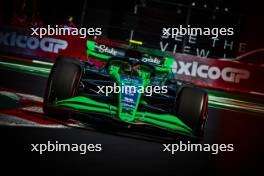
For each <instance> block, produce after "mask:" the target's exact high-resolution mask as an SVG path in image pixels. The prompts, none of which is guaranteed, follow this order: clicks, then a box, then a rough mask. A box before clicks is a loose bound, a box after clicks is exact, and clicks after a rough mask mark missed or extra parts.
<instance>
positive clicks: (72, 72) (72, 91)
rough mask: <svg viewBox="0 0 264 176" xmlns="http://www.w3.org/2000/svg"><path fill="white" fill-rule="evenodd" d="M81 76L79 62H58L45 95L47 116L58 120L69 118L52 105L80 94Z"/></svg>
mask: <svg viewBox="0 0 264 176" xmlns="http://www.w3.org/2000/svg"><path fill="white" fill-rule="evenodd" d="M81 74H82V69H81V66H80V61H79V60H77V59H70V58H58V59H57V60H56V62H55V64H54V65H53V67H52V69H51V72H50V75H49V78H48V82H47V87H46V90H45V95H44V104H43V111H44V113H45V114H46V115H48V116H52V117H54V118H58V119H65V118H67V117H68V116H67V115H66V114H65V111H58V110H56V109H55V108H52V106H50V105H52V104H53V103H55V102H56V101H58V100H62V99H67V98H70V97H74V96H75V95H76V94H77V92H78V88H79V82H80V78H81Z"/></svg>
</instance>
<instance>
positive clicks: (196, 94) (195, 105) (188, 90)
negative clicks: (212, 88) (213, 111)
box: [174, 86, 208, 137]
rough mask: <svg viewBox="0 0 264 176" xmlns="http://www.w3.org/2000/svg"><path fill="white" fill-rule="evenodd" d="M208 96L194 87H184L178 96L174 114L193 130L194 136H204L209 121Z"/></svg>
mask: <svg viewBox="0 0 264 176" xmlns="http://www.w3.org/2000/svg"><path fill="white" fill-rule="evenodd" d="M207 104H208V95H207V93H206V92H205V91H203V90H201V89H198V88H194V87H189V86H188V87H187V86H186V87H182V88H181V89H180V90H179V92H178V93H177V96H176V101H175V104H174V113H175V115H176V116H177V117H179V118H180V119H181V120H182V121H183V122H184V123H185V124H186V125H188V126H189V127H190V128H191V129H192V134H193V135H194V136H198V137H200V136H202V135H203V133H204V126H205V122H206V120H207V116H208V113H207Z"/></svg>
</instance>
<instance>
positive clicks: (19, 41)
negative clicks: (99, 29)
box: [0, 26, 264, 95]
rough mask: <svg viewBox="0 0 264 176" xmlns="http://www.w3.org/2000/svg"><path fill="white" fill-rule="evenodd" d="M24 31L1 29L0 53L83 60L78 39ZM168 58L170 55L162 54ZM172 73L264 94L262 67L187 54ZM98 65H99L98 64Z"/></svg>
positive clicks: (83, 43)
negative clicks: (34, 34) (40, 35)
mask: <svg viewBox="0 0 264 176" xmlns="http://www.w3.org/2000/svg"><path fill="white" fill-rule="evenodd" d="M30 32H31V31H29V29H28V30H25V29H22V28H17V27H13V26H0V52H1V54H8V55H9V54H10V55H16V56H19V57H21V56H22V57H26V58H29V59H37V60H48V61H51V62H53V61H54V60H55V59H56V58H57V57H58V56H61V55H62V56H67V57H74V58H80V59H86V49H87V48H86V40H87V38H85V39H82V38H80V37H78V36H45V37H43V38H41V39H40V38H38V37H36V36H31V35H30ZM95 41H96V42H98V43H100V44H102V45H104V47H110V48H111V49H115V48H124V49H125V48H128V45H127V44H125V43H121V42H113V41H107V40H101V39H95ZM139 50H141V51H144V52H151V53H152V54H153V53H154V54H155V55H159V56H160V55H161V53H162V52H161V51H157V50H156V49H149V48H144V47H139ZM162 54H164V55H166V56H167V55H168V54H169V53H168V52H167V53H162ZM173 56H174V57H175V58H176V59H175V62H174V64H173V67H172V72H173V73H174V75H175V77H176V78H177V79H180V80H183V81H187V82H191V83H194V84H196V85H199V86H202V87H210V88H214V89H222V90H226V91H234V92H243V93H249V94H257V95H264V84H262V80H263V78H262V76H263V75H264V67H263V66H256V65H255V66H254V65H250V64H244V63H239V62H235V61H231V60H230V61H227V60H221V59H210V58H201V57H197V56H192V55H187V54H175V55H173ZM98 64H99V63H98Z"/></svg>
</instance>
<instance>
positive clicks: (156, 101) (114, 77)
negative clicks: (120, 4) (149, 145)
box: [43, 40, 208, 137]
mask: <svg viewBox="0 0 264 176" xmlns="http://www.w3.org/2000/svg"><path fill="white" fill-rule="evenodd" d="M87 48H88V49H87V54H88V56H89V57H92V58H93V59H97V60H100V61H102V62H105V64H104V66H103V67H101V68H99V67H97V66H95V65H94V64H93V63H91V62H90V61H83V60H80V59H73V58H63V57H60V58H58V59H57V60H56V62H55V64H54V65H53V68H52V70H51V73H50V75H49V78H48V83H47V87H46V92H45V96H44V106H43V110H44V113H45V114H47V115H49V116H52V117H56V118H65V117H68V116H67V115H65V114H69V113H82V114H83V113H84V114H87V116H89V117H90V118H93V117H94V118H100V119H105V118H106V119H111V120H113V121H119V122H120V121H121V122H122V123H125V124H128V125H146V126H151V127H154V128H156V127H157V128H160V129H164V130H167V131H171V132H175V133H178V134H184V135H188V136H193V137H201V136H202V134H203V131H204V125H205V122H206V119H207V103H208V96H207V93H206V92H205V91H203V90H201V89H199V88H195V87H194V86H191V85H185V84H179V82H178V81H177V80H175V78H174V76H173V74H172V72H171V67H172V65H173V62H174V59H175V58H173V57H157V56H153V55H151V53H142V52H140V51H139V50H137V49H121V48H114V47H110V46H106V45H104V44H99V43H96V42H94V41H90V40H88V41H87ZM129 86H130V87H129ZM117 87H118V91H115V89H116V88H117ZM127 87H128V88H130V89H127ZM153 87H154V89H151V88H153ZM159 87H161V88H160V89H159ZM124 88H125V89H124ZM165 88H166V89H165ZM109 90H111V92H109ZM124 90H125V91H124ZM153 90H155V91H153ZM157 90H160V91H157ZM106 91H107V92H106ZM150 91H152V92H150ZM150 95H151V96H150ZM62 114H63V115H62Z"/></svg>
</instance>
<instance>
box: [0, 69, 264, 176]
mask: <svg viewBox="0 0 264 176" xmlns="http://www.w3.org/2000/svg"><path fill="white" fill-rule="evenodd" d="M45 84H46V78H43V77H38V76H32V75H27V74H23V73H16V72H12V71H2V70H0V86H1V87H5V88H9V89H15V90H17V91H21V92H24V93H27V94H31V95H36V96H40V97H41V96H43V92H44V89H45ZM0 112H1V111H0ZM263 124H264V117H263V115H260V114H253V113H245V112H238V111H230V110H223V109H215V108H210V109H209V118H208V122H207V125H206V131H205V136H204V139H203V141H202V142H203V143H210V144H213V143H218V144H221V143H223V144H234V151H233V152H219V153H218V154H216V155H213V154H210V153H209V152H176V153H175V154H174V155H172V154H171V153H169V152H163V151H162V150H163V145H162V144H163V143H178V142H179V141H177V140H176V141H164V142H163V141H158V140H146V139H143V138H141V137H140V136H138V137H137V136H136V137H135V136H133V137H131V136H129V135H128V136H126V135H116V134H112V133H108V132H105V131H102V130H96V129H89V128H87V129H82V128H75V127H70V128H45V127H21V126H5V125H2V126H0V136H1V148H0V156H1V157H0V160H1V171H0V172H1V173H0V175H7V174H2V173H4V171H6V172H7V173H8V175H12V174H14V173H17V174H18V173H19V174H20V175H22V174H26V175H42V174H43V175H44V174H49V175H55V174H57V175H62V174H63V173H66V174H72V175H179V174H180V175H200V174H203V175H222V174H227V175H243V174H253V173H256V172H257V171H260V172H261V171H263V168H261V167H263V153H264V152H263V144H264V142H263V138H264V128H263ZM179 140H184V139H182V138H179ZM186 140H187V139H186ZM47 141H53V142H54V141H59V142H60V143H69V144H72V143H79V144H81V143H86V144H89V143H93V144H95V143H101V144H102V147H103V150H102V151H101V152H87V153H86V154H85V155H80V154H79V153H77V152H46V153H44V154H42V155H40V154H39V153H37V152H31V145H30V144H32V143H33V144H36V143H44V144H45V143H47ZM253 175H254V174H253Z"/></svg>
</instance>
